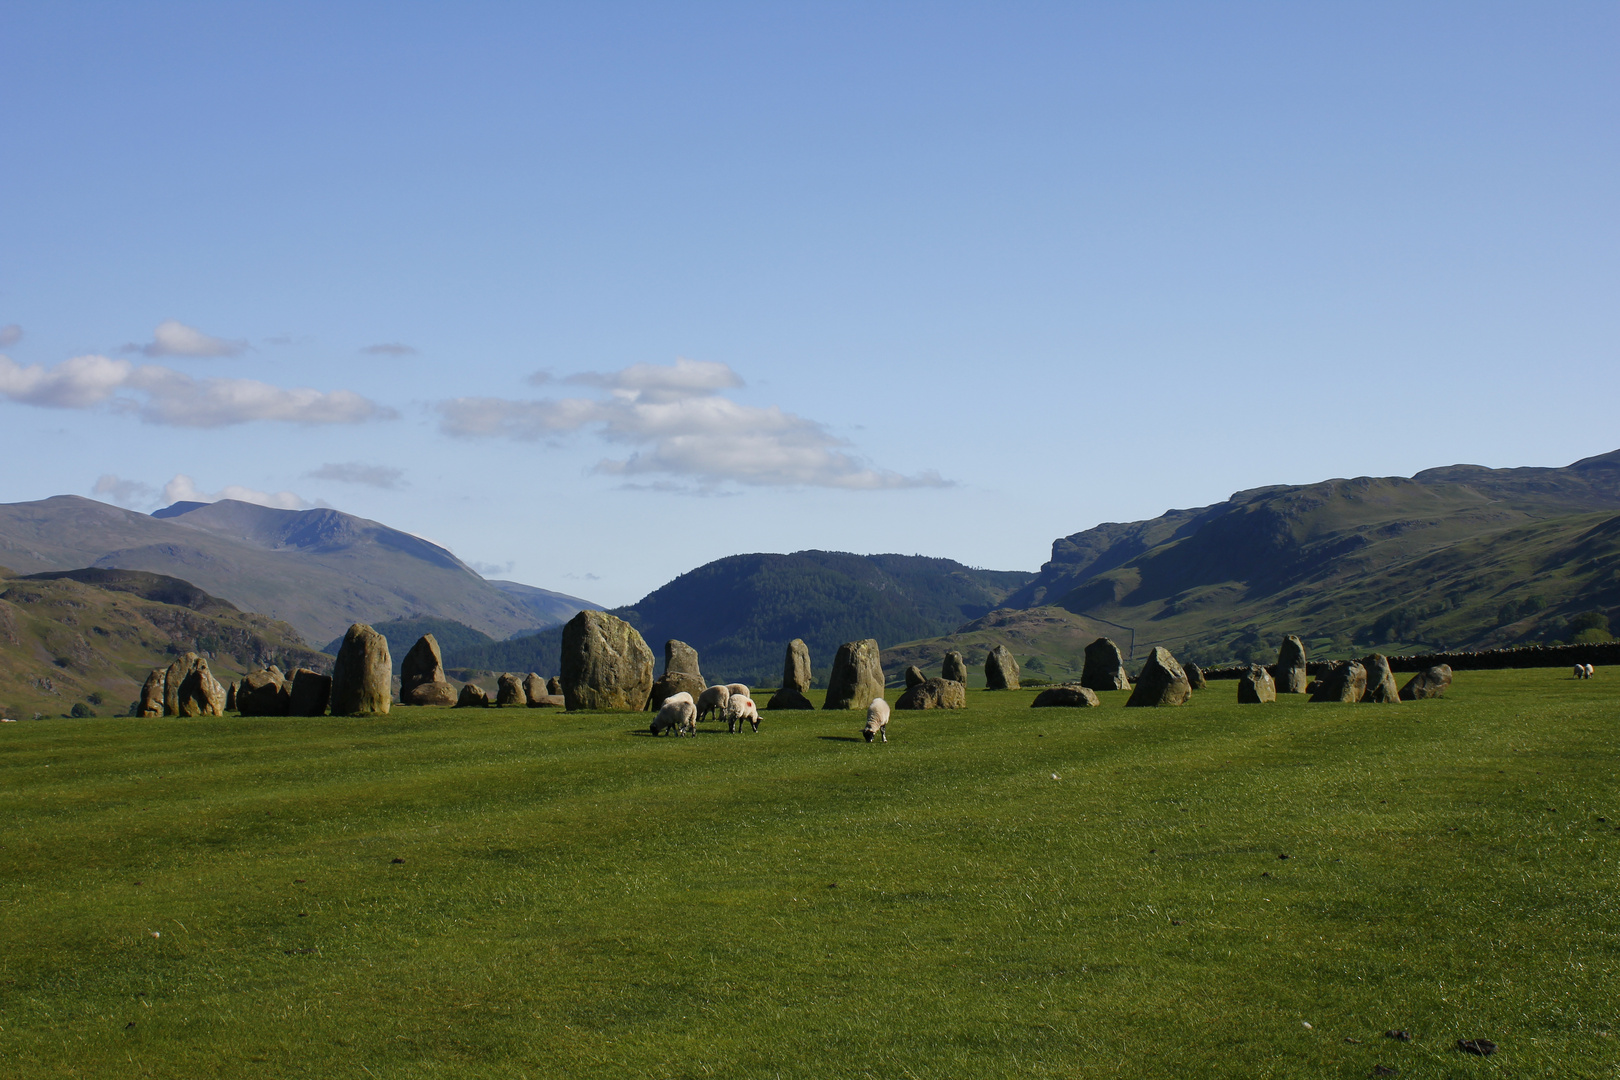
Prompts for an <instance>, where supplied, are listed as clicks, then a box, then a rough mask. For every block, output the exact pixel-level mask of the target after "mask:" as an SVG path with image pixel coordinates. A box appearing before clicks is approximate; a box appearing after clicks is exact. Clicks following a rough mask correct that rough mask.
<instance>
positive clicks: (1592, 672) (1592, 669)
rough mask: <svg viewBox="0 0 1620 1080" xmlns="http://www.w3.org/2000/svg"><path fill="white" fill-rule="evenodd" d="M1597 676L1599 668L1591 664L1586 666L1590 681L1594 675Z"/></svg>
mask: <svg viewBox="0 0 1620 1080" xmlns="http://www.w3.org/2000/svg"><path fill="white" fill-rule="evenodd" d="M1596 674H1597V668H1595V667H1593V666H1592V665H1591V664H1587V665H1586V677H1587V678H1588V679H1590V678H1591V677H1592V676H1593V675H1596Z"/></svg>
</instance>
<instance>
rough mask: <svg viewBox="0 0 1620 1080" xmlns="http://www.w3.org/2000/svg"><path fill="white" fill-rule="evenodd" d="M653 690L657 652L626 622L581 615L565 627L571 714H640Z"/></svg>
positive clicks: (564, 658) (567, 694) (596, 613)
mask: <svg viewBox="0 0 1620 1080" xmlns="http://www.w3.org/2000/svg"><path fill="white" fill-rule="evenodd" d="M652 684H653V654H652V650H651V649H649V648H647V643H646V642H645V641H643V640H642V639H641V635H640V634H639V633H637V632H636V628H635V627H633V626H631V625H630V624H629V623H627V622H625V621H624V620H623V619H621V618H619V617H618V616H616V615H609V614H608V613H607V612H605V611H581V612H580V613H579V614H578V615H575V616H574V617H573V618H572V619H570V620H569V621H568V625H566V626H564V627H563V635H562V691H563V700H564V701H566V702H567V703H568V711H570V712H573V711H575V710H576V709H608V710H612V711H614V712H638V711H640V710H641V708H642V707H643V706H644V705H646V704H647V696H648V694H649V693H650V692H651V691H652Z"/></svg>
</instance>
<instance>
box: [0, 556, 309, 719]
mask: <svg viewBox="0 0 1620 1080" xmlns="http://www.w3.org/2000/svg"><path fill="white" fill-rule="evenodd" d="M76 578H78V579H80V580H75V579H76ZM182 652H198V653H202V654H204V655H206V656H207V657H208V663H209V667H210V668H211V669H212V670H213V671H214V673H215V675H216V676H217V677H218V678H219V680H220V681H221V682H228V681H230V680H232V679H238V678H240V677H241V675H242V674H243V673H245V672H246V671H249V670H253V669H257V668H261V667H264V666H265V665H266V664H272V663H274V664H279V665H280V666H281V667H282V668H283V669H291V668H293V667H298V666H304V667H312V668H316V669H317V670H330V668H331V657H329V656H324V655H322V654H320V653H317V652H314V651H313V650H311V649H309V648H307V647H306V646H305V645H304V643H303V641H302V640H301V639H300V638H299V635H298V632H297V631H296V630H294V629H293V628H292V627H290V626H288V625H287V624H286V623H281V622H277V621H275V620H274V619H268V618H266V617H264V616H263V615H252V614H248V613H246V612H242V611H238V610H237V609H236V608H235V607H233V606H232V605H231V604H229V603H227V602H226V601H223V600H220V599H219V598H218V597H214V596H210V595H209V594H207V593H205V592H203V591H202V590H200V589H197V588H195V587H194V586H192V585H190V584H189V583H188V582H184V581H179V580H177V579H175V578H170V577H164V576H163V575H160V574H148V573H144V572H141V571H127V570H112V571H108V570H78V571H71V572H68V573H66V574H62V573H47V574H42V575H38V576H34V577H11V576H9V571H0V713H3V714H4V715H6V716H8V717H12V718H14V719H15V718H18V717H22V718H27V717H31V716H33V715H34V714H35V713H43V714H46V715H51V716H55V715H60V714H62V713H66V712H68V711H70V710H71V709H72V708H73V706H74V705H82V706H85V707H86V708H89V709H90V710H92V711H94V712H96V713H99V714H102V715H122V714H124V713H125V712H126V711H127V710H128V708H129V704H130V703H131V702H132V701H135V700H136V699H137V698H139V697H140V690H141V684H142V683H143V682H145V680H146V676H147V673H148V672H149V671H151V669H152V668H154V667H161V666H165V665H167V664H169V663H170V662H172V661H173V659H174V657H175V656H176V655H178V654H179V653H182Z"/></svg>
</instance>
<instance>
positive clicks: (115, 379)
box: [0, 356, 398, 428]
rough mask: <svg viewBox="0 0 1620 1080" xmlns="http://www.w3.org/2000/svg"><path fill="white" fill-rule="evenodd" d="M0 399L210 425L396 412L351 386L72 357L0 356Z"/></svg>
mask: <svg viewBox="0 0 1620 1080" xmlns="http://www.w3.org/2000/svg"><path fill="white" fill-rule="evenodd" d="M0 398H5V399H7V400H10V401H15V402H17V403H19V404H23V405H37V406H41V407H43V408H50V409H89V408H94V407H96V406H98V405H103V404H105V405H106V406H108V407H109V408H111V409H113V410H114V411H116V412H122V413H133V414H134V415H136V416H138V417H140V418H141V419H142V420H144V421H145V422H147V423H149V424H162V425H166V426H169V427H190V428H217V427H228V426H231V425H234V424H246V423H251V422H253V421H255V420H275V421H281V422H284V423H292V424H306V425H314V424H356V423H361V422H364V421H367V420H387V419H392V418H393V417H395V416H397V415H398V414H397V413H395V412H394V410H392V409H389V408H386V407H384V406H381V405H378V404H377V403H376V402H374V401H371V400H370V399H369V398H365V397H362V396H360V395H359V394H356V393H354V392H353V391H352V390H332V391H327V392H322V391H319V390H311V389H309V388H307V387H300V388H297V389H292V390H286V389H283V388H281V387H278V386H271V385H270V384H269V383H262V382H259V381H258V380H256V379H224V378H208V379H197V378H193V377H192V376H190V375H187V374H185V373H184V372H179V371H175V370H174V369H172V368H167V367H163V366H161V365H158V364H142V365H139V366H136V365H135V364H132V363H130V362H129V361H128V360H115V359H112V358H109V357H106V356H75V357H73V358H72V359H70V360H63V361H62V362H61V363H59V364H57V365H56V366H54V367H46V366H44V365H43V364H32V365H29V366H26V367H25V366H23V365H22V364H19V363H17V362H16V361H14V360H12V359H11V358H10V357H7V356H0Z"/></svg>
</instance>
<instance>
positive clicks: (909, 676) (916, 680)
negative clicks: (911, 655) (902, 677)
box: [897, 664, 928, 707]
mask: <svg viewBox="0 0 1620 1080" xmlns="http://www.w3.org/2000/svg"><path fill="white" fill-rule="evenodd" d="M927 681H928V676H926V675H924V674H923V673H922V668H920V667H918V666H917V665H916V664H912V665H911V666H910V667H908V668H906V689H907V690H910V689H911V688H912V687H913V686H921V685H922V684H923V683H925V682H927ZM897 707H898V706H897Z"/></svg>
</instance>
